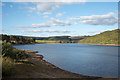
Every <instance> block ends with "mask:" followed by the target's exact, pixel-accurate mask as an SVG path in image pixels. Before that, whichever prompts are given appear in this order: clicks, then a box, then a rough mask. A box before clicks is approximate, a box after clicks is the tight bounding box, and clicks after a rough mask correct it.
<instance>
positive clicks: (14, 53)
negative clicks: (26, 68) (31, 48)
mask: <svg viewBox="0 0 120 80" xmlns="http://www.w3.org/2000/svg"><path fill="white" fill-rule="evenodd" d="M2 56H3V58H2V74H3V76H10V74H11V73H12V71H13V69H14V63H15V62H18V61H19V60H23V59H26V58H27V57H28V54H26V53H25V52H24V51H21V50H18V49H15V48H13V47H12V45H11V44H10V43H9V42H8V43H7V42H3V43H2Z"/></svg>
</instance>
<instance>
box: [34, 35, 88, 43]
mask: <svg viewBox="0 0 120 80" xmlns="http://www.w3.org/2000/svg"><path fill="white" fill-rule="evenodd" d="M85 37H89V36H74V37H73V36H53V37H35V39H36V40H50V41H75V42H77V41H79V40H81V39H84V38H85Z"/></svg>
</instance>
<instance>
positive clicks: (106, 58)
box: [14, 44, 118, 77]
mask: <svg viewBox="0 0 120 80" xmlns="http://www.w3.org/2000/svg"><path fill="white" fill-rule="evenodd" d="M14 47H16V48H18V49H26V50H36V51H39V54H42V55H43V56H44V60H47V61H48V62H50V63H52V64H54V65H56V66H58V67H60V68H62V69H64V70H67V71H70V72H74V73H79V74H83V75H89V76H99V77H117V76H118V47H115V46H98V45H87V44H31V45H16V46H14Z"/></svg>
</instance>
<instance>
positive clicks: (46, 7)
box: [35, 2, 60, 11]
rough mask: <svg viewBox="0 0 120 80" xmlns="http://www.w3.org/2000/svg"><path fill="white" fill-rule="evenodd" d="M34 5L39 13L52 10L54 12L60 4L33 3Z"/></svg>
mask: <svg viewBox="0 0 120 80" xmlns="http://www.w3.org/2000/svg"><path fill="white" fill-rule="evenodd" d="M35 4H36V8H37V9H38V10H39V11H52V10H55V9H56V8H59V7H60V4H58V3H50V2H49V3H47V2H46V3H42V2H40V3H35Z"/></svg>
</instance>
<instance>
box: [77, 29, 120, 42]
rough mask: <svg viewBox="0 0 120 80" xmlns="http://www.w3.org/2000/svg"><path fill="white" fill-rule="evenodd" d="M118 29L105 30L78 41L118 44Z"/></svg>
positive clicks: (119, 31)
mask: <svg viewBox="0 0 120 80" xmlns="http://www.w3.org/2000/svg"><path fill="white" fill-rule="evenodd" d="M119 33H120V30H119V29H116V30H112V31H105V32H102V33H100V34H96V35H94V36H91V37H86V38H84V39H82V40H80V41H79V43H92V44H119V43H120V40H119V37H118V35H119Z"/></svg>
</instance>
